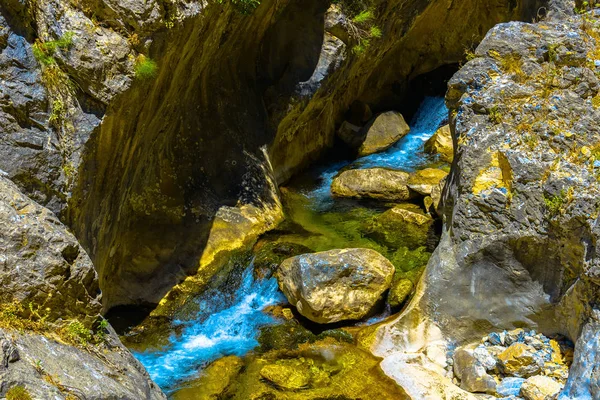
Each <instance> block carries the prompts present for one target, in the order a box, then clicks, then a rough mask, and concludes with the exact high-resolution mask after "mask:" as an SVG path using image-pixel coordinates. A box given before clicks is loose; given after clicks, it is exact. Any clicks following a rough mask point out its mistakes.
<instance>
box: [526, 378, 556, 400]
mask: <svg viewBox="0 0 600 400" xmlns="http://www.w3.org/2000/svg"><path fill="white" fill-rule="evenodd" d="M561 389H562V385H561V384H560V383H558V382H556V381H555V380H554V379H552V378H548V377H547V376H543V375H536V376H532V377H531V378H528V379H527V380H526V381H525V382H524V383H523V386H521V395H522V396H523V397H524V398H525V399H526V400H553V399H555V398H556V395H557V394H558V392H560V390H561Z"/></svg>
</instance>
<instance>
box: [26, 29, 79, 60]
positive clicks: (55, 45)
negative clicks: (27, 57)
mask: <svg viewBox="0 0 600 400" xmlns="http://www.w3.org/2000/svg"><path fill="white" fill-rule="evenodd" d="M74 37H75V34H74V33H73V32H66V33H65V34H64V35H63V36H61V37H60V38H59V39H57V40H51V41H47V42H44V41H41V40H40V39H37V40H36V41H35V43H34V44H33V55H34V57H35V58H36V59H37V60H38V61H39V63H40V64H42V65H45V66H48V65H52V64H54V63H56V60H55V59H54V57H53V56H54V54H55V53H56V50H58V49H63V50H65V49H68V48H69V47H71V45H72V44H73V38H74Z"/></svg>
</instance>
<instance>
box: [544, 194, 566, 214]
mask: <svg viewBox="0 0 600 400" xmlns="http://www.w3.org/2000/svg"><path fill="white" fill-rule="evenodd" d="M566 200H567V193H566V192H565V191H564V190H561V191H560V194H558V195H556V196H550V197H548V196H544V204H545V205H546V209H547V210H548V213H549V214H550V215H551V216H554V215H558V214H562V213H563V211H564V208H563V207H564V205H565V203H566Z"/></svg>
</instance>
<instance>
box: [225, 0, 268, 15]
mask: <svg viewBox="0 0 600 400" xmlns="http://www.w3.org/2000/svg"><path fill="white" fill-rule="evenodd" d="M227 1H229V2H230V3H231V4H233V6H234V7H235V8H236V9H237V10H238V12H239V13H240V14H243V15H250V14H252V12H253V11H254V10H255V9H256V8H257V7H258V6H259V5H260V0H217V2H218V3H219V4H224V3H225V2H227Z"/></svg>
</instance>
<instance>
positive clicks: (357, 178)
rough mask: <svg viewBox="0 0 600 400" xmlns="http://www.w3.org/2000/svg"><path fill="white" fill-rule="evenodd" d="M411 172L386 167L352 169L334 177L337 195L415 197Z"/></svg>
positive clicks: (378, 198)
mask: <svg viewBox="0 0 600 400" xmlns="http://www.w3.org/2000/svg"><path fill="white" fill-rule="evenodd" d="M408 178H409V174H408V173H406V172H402V171H396V170H391V169H386V168H366V169H351V170H347V171H343V172H342V173H341V174H339V175H338V176H336V177H335V178H334V179H333V182H332V184H331V193H332V194H333V196H335V197H352V198H358V199H376V200H389V201H403V200H408V199H410V198H412V197H414V193H412V192H411V191H410V190H409V188H408V186H407V184H408Z"/></svg>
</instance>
